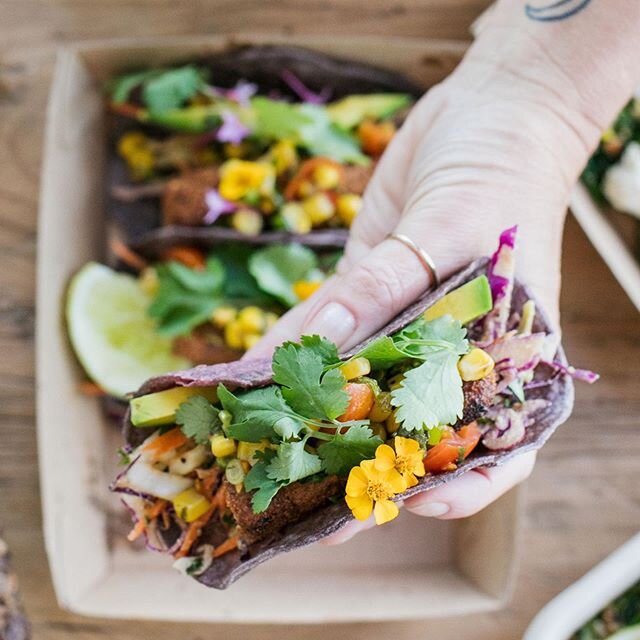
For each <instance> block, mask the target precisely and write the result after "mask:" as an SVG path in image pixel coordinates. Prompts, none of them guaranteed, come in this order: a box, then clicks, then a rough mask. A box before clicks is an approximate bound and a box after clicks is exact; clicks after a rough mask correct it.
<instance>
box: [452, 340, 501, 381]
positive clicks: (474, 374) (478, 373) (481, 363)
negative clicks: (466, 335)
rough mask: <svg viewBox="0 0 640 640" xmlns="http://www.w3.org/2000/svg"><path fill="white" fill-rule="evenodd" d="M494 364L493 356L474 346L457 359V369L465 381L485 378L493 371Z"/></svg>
mask: <svg viewBox="0 0 640 640" xmlns="http://www.w3.org/2000/svg"><path fill="white" fill-rule="evenodd" d="M494 365H495V363H494V362H493V358H492V357H491V356H490V355H489V354H488V353H487V352H486V351H483V350H482V349H478V348H477V347H476V348H474V349H471V351H469V353H467V354H466V355H464V356H462V358H460V360H458V371H459V372H460V377H461V378H462V379H463V380H464V381H465V382H471V381H473V380H481V379H482V378H486V377H487V376H488V375H489V374H490V373H491V372H492V371H493V367H494Z"/></svg>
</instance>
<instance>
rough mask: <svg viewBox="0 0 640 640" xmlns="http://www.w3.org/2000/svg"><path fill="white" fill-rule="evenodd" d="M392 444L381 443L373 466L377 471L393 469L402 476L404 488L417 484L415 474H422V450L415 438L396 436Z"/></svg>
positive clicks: (420, 475)
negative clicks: (391, 445)
mask: <svg viewBox="0 0 640 640" xmlns="http://www.w3.org/2000/svg"><path fill="white" fill-rule="evenodd" d="M393 446H394V447H395V451H394V450H393V449H392V448H391V447H390V446H389V445H388V444H381V445H380V446H379V447H378V448H377V449H376V459H375V466H376V469H377V470H378V471H381V472H384V471H389V470H391V469H395V470H396V471H397V472H398V473H399V474H400V475H401V476H402V478H403V480H404V482H405V485H406V486H405V488H407V489H408V488H409V487H414V486H415V485H417V484H418V479H417V478H416V476H419V477H422V476H423V475H424V473H425V472H424V462H423V458H424V450H423V449H421V448H420V445H419V444H418V442H417V441H416V440H413V439H411V438H401V437H400V436H396V438H395V440H394V443H393Z"/></svg>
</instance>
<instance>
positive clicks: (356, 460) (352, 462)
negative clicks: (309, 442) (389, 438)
mask: <svg viewBox="0 0 640 640" xmlns="http://www.w3.org/2000/svg"><path fill="white" fill-rule="evenodd" d="M381 444H382V440H381V439H380V438H378V437H377V436H374V435H373V432H372V431H371V429H369V427H366V426H364V425H355V426H353V427H350V428H349V429H348V430H347V432H346V433H344V434H342V433H340V432H336V435H335V436H334V438H333V439H332V440H329V441H328V442H325V443H323V444H321V445H320V447H318V455H319V456H320V458H321V459H322V467H323V469H324V470H325V471H326V472H327V473H329V474H334V473H335V474H337V475H346V474H347V473H349V471H350V470H351V468H352V467H355V466H357V465H359V464H360V463H361V462H362V461H363V460H369V459H371V458H373V457H374V455H375V451H376V449H377V448H378V445H381Z"/></svg>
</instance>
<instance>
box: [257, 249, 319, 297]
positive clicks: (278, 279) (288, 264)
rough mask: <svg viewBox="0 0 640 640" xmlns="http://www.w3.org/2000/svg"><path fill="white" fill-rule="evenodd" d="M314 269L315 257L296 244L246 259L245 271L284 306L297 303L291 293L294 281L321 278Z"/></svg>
mask: <svg viewBox="0 0 640 640" xmlns="http://www.w3.org/2000/svg"><path fill="white" fill-rule="evenodd" d="M317 267H318V258H317V256H316V254H315V253H314V252H313V251H312V250H311V249H309V248H307V247H304V246H302V245H300V244H283V245H273V246H270V247H267V248H266V249H261V250H259V251H256V252H255V253H253V255H252V256H251V257H250V258H249V272H250V273H251V274H252V275H253V277H254V278H255V280H256V282H257V283H258V285H259V287H260V288H261V289H262V290H263V291H266V292H267V293H270V294H271V295H273V296H275V297H276V298H277V299H278V300H280V301H281V302H282V303H284V304H285V305H287V306H288V307H293V306H295V305H296V304H298V302H299V300H298V297H297V296H296V294H295V293H294V291H293V284H294V283H295V282H297V281H298V280H311V279H316V278H322V273H321V272H320V271H318V268H317Z"/></svg>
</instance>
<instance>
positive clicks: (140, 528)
mask: <svg viewBox="0 0 640 640" xmlns="http://www.w3.org/2000/svg"><path fill="white" fill-rule="evenodd" d="M168 504H169V503H168V502H167V501H166V500H157V501H156V502H154V503H153V504H152V505H151V506H149V505H145V507H144V510H143V517H142V518H140V520H138V522H136V524H135V525H134V527H133V529H131V531H130V532H129V535H128V536H127V540H129V542H133V541H134V540H137V539H138V538H139V537H140V536H141V535H142V534H143V533H144V532H145V530H146V528H147V527H148V526H149V525H150V524H151V522H152V521H153V520H155V519H156V518H157V517H158V516H159V515H161V514H162V516H163V519H164V516H165V514H166V509H167V506H168Z"/></svg>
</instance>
